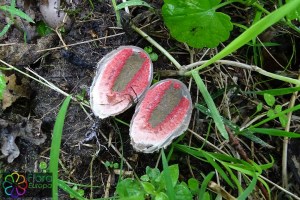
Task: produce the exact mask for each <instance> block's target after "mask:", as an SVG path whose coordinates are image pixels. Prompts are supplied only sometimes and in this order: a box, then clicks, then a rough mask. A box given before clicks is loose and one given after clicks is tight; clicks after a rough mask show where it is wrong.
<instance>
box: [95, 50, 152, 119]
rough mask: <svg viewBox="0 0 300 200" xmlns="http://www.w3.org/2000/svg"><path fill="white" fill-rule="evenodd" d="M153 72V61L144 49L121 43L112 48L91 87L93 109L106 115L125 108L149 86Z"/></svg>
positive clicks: (101, 63) (135, 100) (122, 110)
mask: <svg viewBox="0 0 300 200" xmlns="http://www.w3.org/2000/svg"><path fill="white" fill-rule="evenodd" d="M152 76H153V66H152V62H151V60H150V57H149V55H148V54H147V53H146V52H145V51H144V50H143V49H141V48H139V47H136V46H122V47H119V48H118V49H116V50H114V51H112V52H110V53H109V54H107V55H106V56H104V57H103V58H102V59H101V60H100V61H99V62H98V64H97V72H96V76H95V78H94V80H93V83H92V86H91V89H90V104H91V108H92V111H93V113H94V114H95V115H96V116H97V117H99V118H101V119H104V118H107V117H110V116H115V115H118V114H120V113H122V112H124V111H125V110H127V109H128V108H130V107H131V106H132V105H133V103H135V102H137V99H138V98H139V97H141V96H142V95H143V94H144V93H145V91H146V90H147V89H148V88H149V86H150V84H151V81H152Z"/></svg>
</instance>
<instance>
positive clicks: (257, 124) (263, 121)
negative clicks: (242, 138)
mask: <svg viewBox="0 0 300 200" xmlns="http://www.w3.org/2000/svg"><path fill="white" fill-rule="evenodd" d="M299 109H300V104H299V105H297V106H294V107H292V108H288V109H286V110H283V111H281V112H279V113H276V114H275V115H272V116H270V117H268V118H267V119H264V120H262V121H260V122H258V123H256V124H254V125H252V126H250V127H249V129H253V128H256V127H258V126H260V125H263V124H265V123H267V122H268V121H271V120H273V119H275V118H277V117H279V116H281V115H284V114H287V113H289V112H294V111H296V110H299ZM249 129H248V130H249Z"/></svg>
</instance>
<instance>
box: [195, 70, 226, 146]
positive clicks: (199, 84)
mask: <svg viewBox="0 0 300 200" xmlns="http://www.w3.org/2000/svg"><path fill="white" fill-rule="evenodd" d="M192 75H193V78H194V79H195V82H196V84H197V87H198V89H199V91H200V92H201V94H202V95H203V98H204V100H205V102H206V104H207V106H208V108H209V110H210V112H211V114H212V118H213V119H214V122H215V124H216V126H217V128H218V130H219V131H220V133H221V135H222V136H223V137H224V138H225V139H226V140H227V139H228V133H227V131H226V129H225V126H224V123H223V121H222V117H221V116H220V113H219V111H218V109H217V107H216V105H215V103H214V101H213V99H212V98H211V96H210V94H209V93H208V91H207V88H206V86H205V85H204V83H203V81H202V79H201V77H200V76H199V74H198V72H197V71H193V72H192Z"/></svg>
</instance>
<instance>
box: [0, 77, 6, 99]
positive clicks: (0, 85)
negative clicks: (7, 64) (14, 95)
mask: <svg viewBox="0 0 300 200" xmlns="http://www.w3.org/2000/svg"><path fill="white" fill-rule="evenodd" d="M5 88H6V80H5V78H4V75H3V74H2V73H1V71H0V100H2V99H3V93H4V91H5Z"/></svg>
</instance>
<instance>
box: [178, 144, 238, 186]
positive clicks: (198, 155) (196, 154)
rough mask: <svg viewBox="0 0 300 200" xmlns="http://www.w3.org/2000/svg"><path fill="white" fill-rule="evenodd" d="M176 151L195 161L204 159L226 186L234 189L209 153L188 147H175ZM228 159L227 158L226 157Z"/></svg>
mask: <svg viewBox="0 0 300 200" xmlns="http://www.w3.org/2000/svg"><path fill="white" fill-rule="evenodd" d="M175 147H176V149H178V150H180V151H183V152H185V153H188V154H190V155H192V156H194V157H195V158H197V159H200V160H201V158H204V159H205V162H208V163H209V164H211V165H212V166H213V167H214V168H215V169H216V170H217V171H218V173H219V174H220V176H222V177H223V179H224V180H225V181H226V182H227V183H228V185H230V186H231V187H232V188H234V185H233V183H232V181H231V180H230V178H229V177H228V176H227V174H226V173H225V172H224V170H223V169H222V168H221V167H220V165H219V164H218V163H217V162H216V161H215V160H214V159H213V158H214V157H213V156H212V154H211V153H208V152H206V151H203V150H201V149H195V148H192V147H188V146H185V145H179V144H177V145H175ZM228 157H229V156H228Z"/></svg>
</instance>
